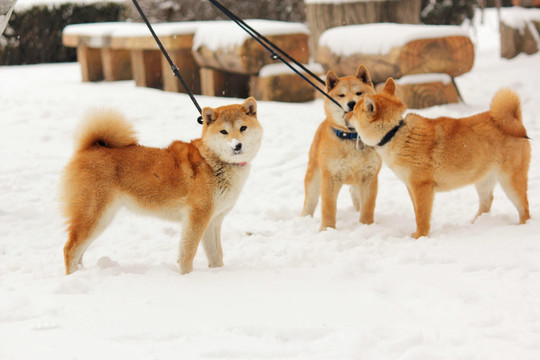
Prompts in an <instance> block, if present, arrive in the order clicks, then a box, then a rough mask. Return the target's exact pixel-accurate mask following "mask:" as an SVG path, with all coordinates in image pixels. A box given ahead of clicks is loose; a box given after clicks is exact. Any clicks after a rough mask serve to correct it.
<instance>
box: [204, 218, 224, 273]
mask: <svg viewBox="0 0 540 360" xmlns="http://www.w3.org/2000/svg"><path fill="white" fill-rule="evenodd" d="M224 218H225V214H220V215H217V216H215V217H214V218H213V219H212V220H211V221H210V223H209V224H208V228H206V231H205V232H204V235H203V238H202V244H203V247H204V251H205V253H206V257H207V258H208V266H209V267H211V268H213V267H221V266H223V249H222V247H221V224H222V223H223V219H224Z"/></svg>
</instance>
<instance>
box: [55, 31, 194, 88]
mask: <svg viewBox="0 0 540 360" xmlns="http://www.w3.org/2000/svg"><path fill="white" fill-rule="evenodd" d="M199 24H200V23H199V22H180V23H162V24H155V25H154V26H153V28H154V31H155V32H156V35H158V37H159V39H160V41H161V42H162V44H163V46H164V47H165V49H166V50H167V52H168V53H169V56H170V57H171V59H172V60H173V62H174V63H175V64H176V65H177V66H178V68H179V69H180V74H181V75H182V77H183V78H184V80H185V81H186V84H187V85H188V86H189V87H190V88H191V90H192V91H193V92H194V93H196V94H198V93H200V80H199V76H200V75H199V67H198V65H197V63H196V62H195V60H194V59H193V55H192V54H191V47H192V42H193V36H194V33H195V30H196V29H197V27H198V25H199ZM62 40H63V43H64V45H65V46H70V47H76V48H77V59H78V62H79V64H80V65H81V71H82V77H83V81H100V80H107V81H116V80H127V79H134V80H135V84H136V85H137V86H144V87H152V88H163V89H164V90H168V91H177V92H183V91H184V89H183V87H182V85H181V84H180V82H179V81H178V79H177V78H176V77H175V76H174V74H173V71H172V69H171V67H170V66H169V64H168V62H167V61H166V59H165V57H164V56H163V55H162V54H161V51H160V50H159V47H158V45H157V43H156V41H155V40H154V38H153V37H152V35H151V34H150V31H149V30H148V28H147V27H146V25H145V24H141V23H120V22H117V23H92V24H77V25H69V26H67V27H66V28H65V29H64V32H63V37H62Z"/></svg>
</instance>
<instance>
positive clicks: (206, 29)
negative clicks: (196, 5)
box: [193, 19, 309, 51]
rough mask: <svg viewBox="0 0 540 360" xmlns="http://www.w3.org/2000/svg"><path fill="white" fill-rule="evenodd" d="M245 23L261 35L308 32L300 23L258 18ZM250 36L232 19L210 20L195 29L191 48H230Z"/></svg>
mask: <svg viewBox="0 0 540 360" xmlns="http://www.w3.org/2000/svg"><path fill="white" fill-rule="evenodd" d="M245 23H246V24H248V25H249V26H250V27H252V28H253V29H254V30H255V31H257V32H258V33H259V34H261V35H263V36H277V35H284V34H309V29H308V28H307V26H306V25H304V24H301V23H290V22H283V21H274V20H260V19H252V20H245ZM250 38H251V37H250V35H249V34H248V33H247V32H245V31H244V30H242V29H241V28H240V27H239V26H238V25H237V24H235V23H234V22H233V21H212V22H208V23H207V24H204V25H203V26H200V27H199V28H198V29H197V32H196V33H195V36H194V38H193V49H198V48H200V47H201V46H204V47H206V48H208V49H209V50H211V51H216V50H218V49H230V48H234V47H236V46H240V45H242V44H243V43H244V41H246V40H247V39H250Z"/></svg>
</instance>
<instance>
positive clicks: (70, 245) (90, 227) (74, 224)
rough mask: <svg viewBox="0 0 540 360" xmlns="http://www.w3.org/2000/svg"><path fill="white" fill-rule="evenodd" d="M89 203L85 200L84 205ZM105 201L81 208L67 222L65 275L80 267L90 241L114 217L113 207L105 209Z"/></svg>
mask: <svg viewBox="0 0 540 360" xmlns="http://www.w3.org/2000/svg"><path fill="white" fill-rule="evenodd" d="M89 202H90V201H88V200H87V199H86V202H85V204H88V203H89ZM106 204H107V202H106V201H102V202H100V203H98V204H94V206H90V205H89V206H88V207H87V208H83V209H82V210H81V211H80V212H79V213H77V214H73V215H72V217H71V219H70V221H69V238H68V241H67V242H66V245H65V246H64V263H65V266H66V275H69V274H72V273H74V272H75V271H77V270H78V268H79V265H81V266H82V258H83V255H84V252H85V251H86V249H88V247H89V246H90V244H91V243H92V241H93V240H94V239H95V238H97V237H98V236H99V234H101V233H102V232H103V230H105V228H106V227H107V225H109V223H110V222H111V221H112V218H113V217H114V212H115V209H114V208H113V206H108V207H107V208H106Z"/></svg>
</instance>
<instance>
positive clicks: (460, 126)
mask: <svg viewBox="0 0 540 360" xmlns="http://www.w3.org/2000/svg"><path fill="white" fill-rule="evenodd" d="M395 91H396V87H395V83H394V81H393V80H392V78H390V79H388V80H387V81H386V84H385V86H384V89H383V91H382V92H381V93H379V94H376V95H367V96H366V97H365V98H363V99H362V100H360V101H359V102H358V104H357V105H356V107H355V108H354V115H353V116H352V117H350V118H348V120H349V121H350V123H351V124H352V125H353V126H354V128H355V129H356V130H357V131H358V133H359V134H360V135H361V136H362V140H363V141H364V142H365V143H366V144H367V145H372V146H374V147H375V149H376V151H377V152H378V153H379V154H380V155H381V157H382V159H383V160H384V162H385V163H386V164H387V165H388V167H389V168H391V169H392V170H393V171H394V173H395V174H396V175H397V176H398V178H399V179H400V180H402V181H403V182H404V183H405V184H406V185H407V189H408V190H409V195H410V196H411V200H412V202H413V205H414V211H415V216H416V232H415V233H414V234H413V235H412V236H413V237H414V238H419V237H421V236H427V235H428V234H429V231H430V220H431V211H432V207H433V199H434V194H435V192H437V191H448V190H452V189H457V188H460V187H463V186H465V185H468V184H474V185H475V187H476V190H477V192H478V197H479V200H480V206H479V208H478V212H477V214H476V217H475V220H476V219H477V218H478V217H479V216H481V215H482V214H484V213H486V212H489V210H490V208H491V203H492V202H493V188H494V187H495V185H496V184H497V183H499V184H500V185H501V187H502V188H503V190H504V192H505V193H506V195H507V196H508V198H509V199H510V201H512V203H513V204H514V206H515V207H516V209H517V211H518V213H519V221H520V223H521V224H523V223H525V222H526V221H527V220H528V219H529V217H530V215H529V201H528V199H527V173H528V170H529V163H530V160H531V145H530V143H529V138H528V137H527V132H526V130H525V127H524V126H523V122H522V116H521V102H520V100H519V97H518V96H517V94H516V93H515V92H514V91H512V90H510V89H502V90H499V91H498V92H497V93H496V94H495V96H494V98H493V100H492V101H491V106H490V109H489V110H488V111H486V112H483V113H480V114H476V115H473V116H469V117H464V118H459V119H455V118H450V117H439V118H436V119H428V118H424V117H422V116H420V115H417V114H412V113H409V114H407V116H406V117H405V118H403V113H404V112H405V110H406V107H405V105H403V103H402V102H401V100H400V99H399V98H398V97H397V96H396V94H395Z"/></svg>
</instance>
